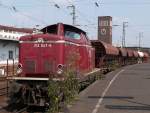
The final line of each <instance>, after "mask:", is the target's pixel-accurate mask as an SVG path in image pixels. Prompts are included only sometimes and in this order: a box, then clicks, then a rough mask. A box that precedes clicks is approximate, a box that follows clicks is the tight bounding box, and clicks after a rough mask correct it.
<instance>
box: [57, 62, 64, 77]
mask: <svg viewBox="0 0 150 113" xmlns="http://www.w3.org/2000/svg"><path fill="white" fill-rule="evenodd" d="M63 68H64V66H63V65H62V64H59V65H58V66H57V74H59V75H61V74H62V73H63Z"/></svg>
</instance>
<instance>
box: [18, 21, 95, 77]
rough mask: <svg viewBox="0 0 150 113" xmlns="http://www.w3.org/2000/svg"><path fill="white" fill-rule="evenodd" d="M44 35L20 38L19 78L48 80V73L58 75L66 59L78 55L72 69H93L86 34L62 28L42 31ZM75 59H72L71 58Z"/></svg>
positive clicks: (54, 26)
mask: <svg viewBox="0 0 150 113" xmlns="http://www.w3.org/2000/svg"><path fill="white" fill-rule="evenodd" d="M41 31H42V32H43V33H44V34H36V35H31V36H24V37H22V38H21V39H20V48H19V53H20V54H19V63H20V64H19V65H20V66H19V67H20V72H21V74H20V76H22V77H26V79H27V77H33V79H34V78H35V77H36V79H37V77H40V79H41V77H42V78H49V74H50V73H54V74H55V75H59V74H62V72H63V69H64V66H66V65H69V64H67V63H68V61H67V60H68V57H69V56H71V55H74V53H76V54H78V57H79V58H78V59H76V60H78V61H77V62H76V69H77V70H78V71H79V72H81V71H82V72H89V71H91V70H92V69H93V68H94V64H93V60H94V55H93V53H94V49H93V48H92V46H91V43H90V41H89V39H88V38H87V36H86V33H85V32H84V31H82V30H80V29H78V28H75V27H73V26H70V25H65V24H61V23H59V24H55V25H51V26H48V27H46V28H43V29H42V30H41ZM74 57H76V56H74Z"/></svg>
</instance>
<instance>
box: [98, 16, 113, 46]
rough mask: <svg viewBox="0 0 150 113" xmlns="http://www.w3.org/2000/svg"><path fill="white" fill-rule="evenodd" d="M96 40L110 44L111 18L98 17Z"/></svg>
mask: <svg viewBox="0 0 150 113" xmlns="http://www.w3.org/2000/svg"><path fill="white" fill-rule="evenodd" d="M98 40H101V41H104V42H106V43H108V44H112V17H111V16H99V17H98Z"/></svg>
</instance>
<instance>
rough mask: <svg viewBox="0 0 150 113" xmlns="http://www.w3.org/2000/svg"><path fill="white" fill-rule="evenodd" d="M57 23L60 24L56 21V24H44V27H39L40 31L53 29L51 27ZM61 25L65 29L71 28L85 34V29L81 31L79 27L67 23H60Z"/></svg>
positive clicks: (54, 26)
mask: <svg viewBox="0 0 150 113" xmlns="http://www.w3.org/2000/svg"><path fill="white" fill-rule="evenodd" d="M59 24H62V23H58V24H53V25H49V26H46V27H44V28H43V29H41V31H42V32H47V31H49V30H53V29H54V28H56V27H57V26H58V25H59ZM62 25H63V27H64V28H65V29H71V30H74V31H76V32H82V33H83V34H84V35H86V32H85V31H83V30H81V29H79V28H77V27H75V26H72V25H68V24H62Z"/></svg>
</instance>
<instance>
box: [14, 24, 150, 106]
mask: <svg viewBox="0 0 150 113" xmlns="http://www.w3.org/2000/svg"><path fill="white" fill-rule="evenodd" d="M41 31H42V33H39V34H33V35H28V36H23V37H21V38H20V41H19V42H20V45H19V65H18V76H15V77H12V78H11V79H13V80H15V83H16V84H17V86H18V87H19V88H17V89H18V91H17V89H15V90H16V91H14V92H15V93H14V94H15V95H17V93H19V95H20V96H15V95H13V100H14V102H16V100H17V101H18V99H20V101H23V103H25V104H27V105H39V106H45V105H46V104H47V99H46V98H47V94H46V93H45V92H47V86H48V81H49V78H52V79H53V80H60V79H61V78H62V73H63V71H64V69H65V68H66V67H68V68H69V67H71V66H72V61H71V60H70V58H74V60H75V62H74V65H73V66H74V68H75V70H76V71H77V72H78V73H79V75H80V73H81V75H86V73H90V72H92V71H93V70H94V69H95V68H102V67H104V68H107V67H108V65H110V64H111V63H118V64H120V65H126V64H133V63H136V62H137V59H138V55H137V54H136V53H137V52H134V53H135V54H133V51H132V50H130V51H129V50H128V51H127V50H126V49H118V48H116V47H114V46H112V45H110V44H107V43H104V42H102V41H98V40H93V41H90V40H89V39H88V38H87V35H86V32H84V31H83V30H81V29H79V28H76V27H74V26H71V25H66V24H62V23H58V24H54V25H50V26H48V27H45V28H43V29H42V30H41ZM130 53H131V54H130ZM146 57H148V55H147V56H146ZM128 62H130V63H128ZM16 92H17V93H16ZM39 92H40V93H39ZM36 94H38V95H40V96H38V98H37V97H36ZM15 98H16V100H15ZM37 99H38V100H40V101H38V100H37Z"/></svg>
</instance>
